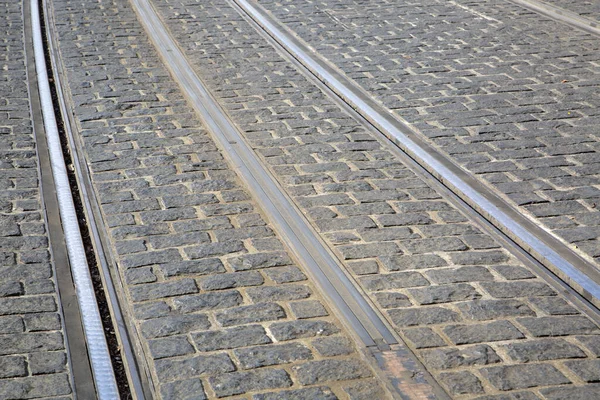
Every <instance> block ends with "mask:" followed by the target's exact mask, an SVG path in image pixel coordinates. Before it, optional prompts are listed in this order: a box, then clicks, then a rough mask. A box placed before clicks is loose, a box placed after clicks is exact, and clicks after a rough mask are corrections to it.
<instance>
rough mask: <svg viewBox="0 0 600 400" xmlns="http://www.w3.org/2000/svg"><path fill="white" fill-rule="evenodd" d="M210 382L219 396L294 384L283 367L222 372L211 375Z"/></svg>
mask: <svg viewBox="0 0 600 400" xmlns="http://www.w3.org/2000/svg"><path fill="white" fill-rule="evenodd" d="M209 382H210V386H211V387H212V389H213V390H214V391H215V393H216V395H217V396H218V397H225V396H233V395H236V394H243V393H247V392H252V391H258V390H266V389H278V388H287V387H290V386H292V380H291V379H290V377H289V375H288V374H287V372H285V371H284V370H281V369H261V370H256V371H251V372H250V371H248V372H233V373H230V374H221V375H218V376H213V377H211V378H210V379H209Z"/></svg>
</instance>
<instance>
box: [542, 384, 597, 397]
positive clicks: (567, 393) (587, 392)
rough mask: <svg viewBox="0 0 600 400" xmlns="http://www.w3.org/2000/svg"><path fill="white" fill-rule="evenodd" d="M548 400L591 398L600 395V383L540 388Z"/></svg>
mask: <svg viewBox="0 0 600 400" xmlns="http://www.w3.org/2000/svg"><path fill="white" fill-rule="evenodd" d="M540 392H541V393H542V395H544V397H545V398H546V399H548V400H562V399H569V400H589V399H597V398H598V397H600V384H598V383H595V384H587V385H585V386H565V387H554V388H548V389H542V390H540Z"/></svg>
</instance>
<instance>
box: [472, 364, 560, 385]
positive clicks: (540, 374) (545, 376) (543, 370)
mask: <svg viewBox="0 0 600 400" xmlns="http://www.w3.org/2000/svg"><path fill="white" fill-rule="evenodd" d="M481 372H482V374H483V376H484V377H485V378H486V379H488V380H489V381H490V382H491V383H492V385H494V387H495V388H496V389H498V390H516V389H525V388H529V387H534V386H548V385H560V384H563V383H570V382H571V381H569V379H567V377H565V376H564V375H563V374H562V373H560V372H559V371H558V370H557V369H556V368H554V367H553V366H552V365H549V364H536V365H528V364H524V365H507V366H501V367H489V368H483V369H482V370H481Z"/></svg>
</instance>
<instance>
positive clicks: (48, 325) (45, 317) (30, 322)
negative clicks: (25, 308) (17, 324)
mask: <svg viewBox="0 0 600 400" xmlns="http://www.w3.org/2000/svg"><path fill="white" fill-rule="evenodd" d="M23 320H24V321H25V327H26V328H27V330H28V331H30V332H35V331H51V330H55V331H58V330H60V329H61V328H62V325H61V322H60V318H59V316H58V314H57V313H37V314H25V315H23Z"/></svg>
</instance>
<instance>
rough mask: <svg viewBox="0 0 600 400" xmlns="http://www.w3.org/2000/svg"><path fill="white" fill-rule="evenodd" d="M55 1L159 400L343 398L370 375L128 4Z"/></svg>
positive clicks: (80, 116) (83, 131)
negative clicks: (323, 345)
mask: <svg viewBox="0 0 600 400" xmlns="http://www.w3.org/2000/svg"><path fill="white" fill-rule="evenodd" d="M53 7H54V9H55V15H56V21H57V31H58V34H59V44H60V51H61V55H62V60H63V63H64V67H65V71H66V77H67V81H68V87H69V89H70V93H71V101H72V105H73V107H74V108H73V111H74V115H75V119H76V121H77V126H76V128H77V131H78V132H77V133H78V135H79V136H78V137H79V139H80V140H81V143H82V147H83V150H84V155H85V157H86V160H87V162H88V165H89V166H90V171H91V175H90V176H91V180H92V184H93V186H94V191H95V193H96V195H97V197H98V198H99V199H100V202H101V205H100V208H101V211H102V215H103V218H104V222H105V225H106V227H107V234H108V238H109V240H110V243H111V246H112V250H113V257H114V260H115V262H116V264H117V269H118V271H119V273H120V274H121V277H122V280H123V282H124V285H123V286H124V290H125V293H126V298H125V299H123V300H125V302H124V304H125V305H126V309H125V311H126V314H127V317H128V318H127V319H128V321H130V323H131V324H132V325H134V326H136V330H137V331H138V332H139V335H138V336H134V339H135V340H139V343H140V345H141V348H142V349H143V351H144V355H145V358H146V360H147V364H148V366H149V371H150V374H151V376H152V384H153V385H154V388H155V393H156V394H157V397H158V398H162V399H179V398H190V399H192V398H193V399H204V398H215V397H230V396H238V395H244V396H246V397H248V398H250V397H254V398H261V397H264V398H271V397H270V396H285V395H283V394H280V393H286V394H289V395H290V396H298V397H300V398H301V396H303V395H309V394H311V393H323V394H324V397H325V396H327V397H330V398H336V397H339V398H344V396H345V394H344V393H345V392H344V391H345V390H346V389H345V388H346V381H347V380H351V382H352V383H359V384H360V383H361V382H362V381H363V380H364V379H366V378H368V377H371V376H372V375H373V374H372V372H371V370H370V366H369V365H367V364H360V361H359V359H360V358H361V356H359V354H358V352H357V350H356V348H355V346H354V344H353V343H352V342H350V341H349V340H348V339H347V338H346V337H347V334H346V333H345V331H344V330H343V329H342V328H341V325H340V323H339V322H338V321H337V319H336V318H335V316H334V314H333V313H331V311H330V310H328V308H327V307H326V305H325V304H324V303H323V301H322V299H321V298H320V296H319V295H318V293H317V291H316V290H315V289H314V286H313V285H312V283H311V282H310V281H309V280H308V279H307V277H306V276H305V275H304V273H303V272H302V270H301V269H300V268H298V267H297V266H296V265H295V263H294V261H293V260H292V259H291V257H290V256H289V255H288V254H287V251H286V250H285V248H284V247H283V244H282V243H281V242H280V241H279V239H278V238H277V236H276V234H275V233H274V232H273V230H272V229H271V227H270V226H269V225H268V224H267V223H266V222H265V221H264V220H263V218H262V216H261V214H259V212H260V210H258V209H257V207H256V205H255V203H254V201H253V200H252V198H251V196H250V195H249V194H248V193H247V192H246V189H245V188H244V186H243V184H242V182H240V180H239V179H238V178H237V176H236V174H235V172H234V169H233V167H231V166H230V165H229V164H228V163H227V162H226V160H225V158H224V157H223V155H222V153H221V151H220V150H219V149H218V148H217V147H216V146H215V144H214V143H213V141H212V140H211V138H210V137H209V135H208V134H207V132H206V131H205V130H204V128H203V127H202V124H201V122H200V121H199V120H198V119H197V118H196V117H195V115H194V113H193V112H192V110H191V108H189V107H188V106H187V105H186V102H185V99H184V97H183V96H182V94H181V93H180V92H179V91H178V89H177V86H176V85H175V84H174V82H172V80H171V79H170V77H169V75H168V73H167V72H166V70H165V69H164V67H163V66H162V64H161V61H160V59H159V58H158V56H157V54H156V52H155V51H154V49H153V47H152V45H151V44H150V43H149V41H148V39H147V37H146V35H145V33H144V31H143V30H142V28H141V25H140V24H139V23H138V21H137V20H136V15H135V13H134V12H133V10H132V9H131V8H130V7H131V6H130V5H129V3H126V2H125V3H123V2H120V1H117V0H115V1H112V0H111V1H109V3H106V2H105V1H98V0H86V1H85V2H84V3H81V2H77V1H72V0H60V1H57V2H55V3H54V5H53ZM83 71H85V73H83ZM298 157H299V158H301V157H302V156H301V155H298ZM314 201H315V202H323V203H324V204H327V203H340V202H341V203H343V202H344V196H342V195H340V194H333V196H332V197H319V198H315V199H314ZM346 201H347V200H346ZM350 201H351V202H353V201H352V200H350ZM341 203H340V204H341ZM115 250H120V251H119V252H117V251H115ZM300 318H303V319H300ZM325 336H327V337H331V338H338V339H339V340H340V341H341V342H340V343H347V344H348V346H349V347H348V348H346V350H347V352H346V353H345V354H344V358H343V359H340V355H331V356H329V355H324V354H323V353H321V352H319V351H318V350H317V348H316V346H313V345H312V344H311V342H312V341H313V340H315V339H318V338H322V337H325ZM340 351H341V350H340ZM330 358H334V359H333V361H335V363H334V364H327V365H329V366H330V367H328V368H325V367H322V368H321V369H319V371H323V372H322V373H321V375H319V376H320V378H319V384H320V388H322V389H320V388H315V387H311V388H304V386H305V385H306V384H305V383H303V382H305V381H308V380H307V379H306V378H304V376H303V377H302V379H301V378H300V375H299V373H296V372H295V371H296V370H295V369H294V368H296V367H298V368H301V369H299V371H304V370H307V368H309V367H310V366H311V365H312V364H310V363H311V362H316V361H317V360H318V361H319V362H325V361H327V360H329V359H330ZM307 363H308V364H307ZM305 365H306V367H304V366H305ZM319 365H320V364H319ZM337 370H339V372H340V373H339V374H338V373H336V371H337ZM347 370H352V371H353V373H352V374H347V375H346V376H344V375H343V374H344V373H345V371H347ZM363 377H364V378H363ZM284 389H286V391H285V392H281V390H284ZM319 390H320V391H319ZM328 393H329V394H328ZM327 397H325V398H327ZM382 397H383V398H386V397H387V394H383V396H382ZM284 398H285V397H284ZM290 398H293V397H290Z"/></svg>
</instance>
